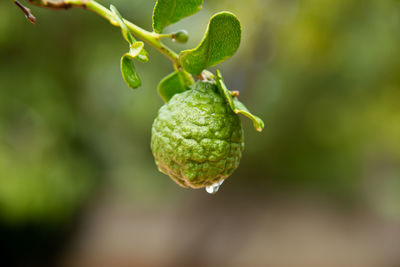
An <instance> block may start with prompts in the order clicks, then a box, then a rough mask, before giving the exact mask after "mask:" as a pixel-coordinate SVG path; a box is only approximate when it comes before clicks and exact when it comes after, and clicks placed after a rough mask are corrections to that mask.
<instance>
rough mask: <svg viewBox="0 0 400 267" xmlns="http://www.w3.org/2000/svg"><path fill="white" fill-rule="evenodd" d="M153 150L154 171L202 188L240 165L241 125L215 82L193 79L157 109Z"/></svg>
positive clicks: (193, 186)
mask: <svg viewBox="0 0 400 267" xmlns="http://www.w3.org/2000/svg"><path fill="white" fill-rule="evenodd" d="M151 149H152V151H153V155H154V158H155V162H156V164H157V166H158V169H159V170H160V171H161V172H162V173H165V174H167V175H169V176H170V177H171V178H172V179H173V180H174V181H175V182H176V183H178V184H179V185H180V186H182V187H185V188H188V187H190V188H201V187H206V186H209V185H212V184H214V183H216V182H219V181H221V180H222V179H226V178H227V177H228V176H230V175H231V174H232V173H233V171H234V170H235V169H236V168H237V167H238V166H239V162H240V158H241V156H242V151H243V149H244V137H243V128H242V124H241V121H240V119H239V117H238V115H237V114H235V113H233V111H232V109H231V108H230V107H229V106H228V104H227V102H226V101H225V99H224V98H223V97H222V96H221V95H220V94H219V93H218V90H217V87H216V86H215V85H214V84H212V83H210V82H197V83H195V84H194V85H193V86H192V89H191V90H188V91H185V92H183V93H179V94H175V95H174V96H173V97H172V98H171V99H170V101H169V102H168V103H166V104H165V105H164V106H162V107H161V108H160V110H159V112H158V116H157V118H156V119H155V120H154V123H153V127H152V138H151Z"/></svg>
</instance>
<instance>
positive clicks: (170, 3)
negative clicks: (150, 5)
mask: <svg viewBox="0 0 400 267" xmlns="http://www.w3.org/2000/svg"><path fill="white" fill-rule="evenodd" d="M202 4H203V0H157V2H156V5H155V6H154V10H153V30H154V31H155V32H157V33H161V32H162V31H163V29H164V28H165V27H167V26H168V25H170V24H173V23H175V22H178V21H180V20H181V19H183V18H185V17H188V16H191V15H193V14H195V13H197V12H199V11H200V10H201V8H202Z"/></svg>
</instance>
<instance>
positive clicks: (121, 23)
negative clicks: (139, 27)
mask: <svg viewBox="0 0 400 267" xmlns="http://www.w3.org/2000/svg"><path fill="white" fill-rule="evenodd" d="M110 9H111V11H112V12H113V14H114V18H115V20H116V21H117V22H118V24H119V26H120V28H121V32H122V36H123V37H124V38H125V40H126V41H127V42H128V43H129V44H130V52H129V53H130V54H134V53H135V52H134V51H132V49H138V48H140V53H139V54H138V55H135V56H133V57H135V58H137V59H138V60H140V61H142V62H147V61H149V57H148V53H147V51H146V50H145V49H144V48H143V47H144V46H143V42H136V39H135V38H134V37H133V35H132V34H131V32H130V30H129V28H128V26H126V24H125V22H124V18H123V17H122V16H121V14H120V13H119V11H118V10H117V8H116V7H115V6H113V5H111V6H110ZM139 43H140V44H139ZM138 44H139V45H138Z"/></svg>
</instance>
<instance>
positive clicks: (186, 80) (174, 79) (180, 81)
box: [158, 70, 194, 102]
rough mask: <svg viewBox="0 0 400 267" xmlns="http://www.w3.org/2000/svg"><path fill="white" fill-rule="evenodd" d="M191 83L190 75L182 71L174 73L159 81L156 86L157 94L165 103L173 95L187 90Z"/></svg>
mask: <svg viewBox="0 0 400 267" xmlns="http://www.w3.org/2000/svg"><path fill="white" fill-rule="evenodd" d="M193 83H194V81H193V78H192V75H190V74H189V73H187V72H186V71H184V70H179V71H175V72H173V73H171V74H169V75H168V76H166V77H165V78H164V79H162V80H161V82H160V83H159V84H158V93H159V94H160V96H161V98H162V99H163V100H164V101H165V102H168V101H169V100H170V99H171V98H172V97H173V96H174V95H175V94H179V93H182V92H184V91H186V90H188V89H189V86H190V85H192V84H193Z"/></svg>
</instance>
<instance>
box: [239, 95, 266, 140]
mask: <svg viewBox="0 0 400 267" xmlns="http://www.w3.org/2000/svg"><path fill="white" fill-rule="evenodd" d="M233 105H234V107H235V109H234V110H233V112H235V113H236V114H238V113H241V114H242V115H245V116H246V117H248V118H249V119H251V120H252V121H253V126H254V128H256V130H257V131H259V132H261V131H262V130H263V129H264V122H263V121H262V119H261V118H260V117H258V116H256V115H253V114H251V113H250V111H249V110H248V109H247V108H246V106H245V105H244V104H243V103H242V102H240V101H239V100H238V99H237V98H236V97H234V98H233Z"/></svg>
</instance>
